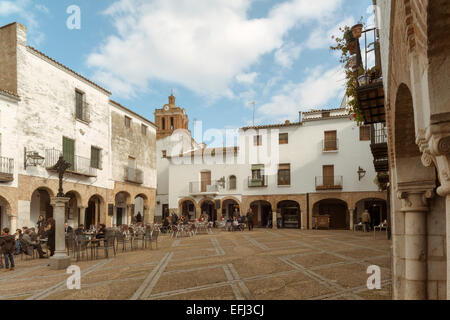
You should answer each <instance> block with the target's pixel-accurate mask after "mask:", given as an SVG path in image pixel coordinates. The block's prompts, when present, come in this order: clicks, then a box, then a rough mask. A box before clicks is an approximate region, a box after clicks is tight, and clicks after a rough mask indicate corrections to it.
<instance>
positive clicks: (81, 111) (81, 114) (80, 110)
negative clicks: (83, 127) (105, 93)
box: [75, 90, 88, 121]
mask: <svg viewBox="0 0 450 320" xmlns="http://www.w3.org/2000/svg"><path fill="white" fill-rule="evenodd" d="M85 108H86V106H85V104H84V93H83V92H81V91H78V90H75V117H76V118H77V119H78V120H82V121H87V120H88V119H87V110H85Z"/></svg>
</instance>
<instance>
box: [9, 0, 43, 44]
mask: <svg viewBox="0 0 450 320" xmlns="http://www.w3.org/2000/svg"><path fill="white" fill-rule="evenodd" d="M32 6H33V4H32V1H31V0H14V1H6V0H4V1H0V17H6V18H13V20H17V18H16V17H14V16H17V17H19V18H20V19H23V21H21V22H22V23H24V24H25V25H26V26H27V29H28V30H29V35H30V36H29V40H30V42H31V44H32V45H40V44H41V43H42V41H44V39H45V35H44V33H42V32H41V31H39V22H38V20H37V18H36V15H35V14H34V13H33V12H32V9H31V8H32ZM38 6H39V5H37V6H36V8H37V7H38ZM42 7H44V6H42ZM47 10H48V9H47ZM11 22H12V21H11Z"/></svg>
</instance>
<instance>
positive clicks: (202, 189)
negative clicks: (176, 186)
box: [189, 181, 219, 194]
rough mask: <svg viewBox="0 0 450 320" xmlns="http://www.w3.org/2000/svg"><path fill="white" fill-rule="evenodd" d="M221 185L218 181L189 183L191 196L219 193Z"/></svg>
mask: <svg viewBox="0 0 450 320" xmlns="http://www.w3.org/2000/svg"><path fill="white" fill-rule="evenodd" d="M218 192H219V183H218V181H211V182H209V181H203V182H202V181H193V182H189V193H190V194H201V193H218Z"/></svg>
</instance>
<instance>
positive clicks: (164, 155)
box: [162, 150, 167, 158]
mask: <svg viewBox="0 0 450 320" xmlns="http://www.w3.org/2000/svg"><path fill="white" fill-rule="evenodd" d="M162 157H163V158H167V151H166V150H163V151H162Z"/></svg>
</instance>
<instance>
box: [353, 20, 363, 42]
mask: <svg viewBox="0 0 450 320" xmlns="http://www.w3.org/2000/svg"><path fill="white" fill-rule="evenodd" d="M362 30H363V24H362V23H358V24H355V25H354V26H353V27H352V34H353V37H354V38H355V39H359V38H361V35H362Z"/></svg>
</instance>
